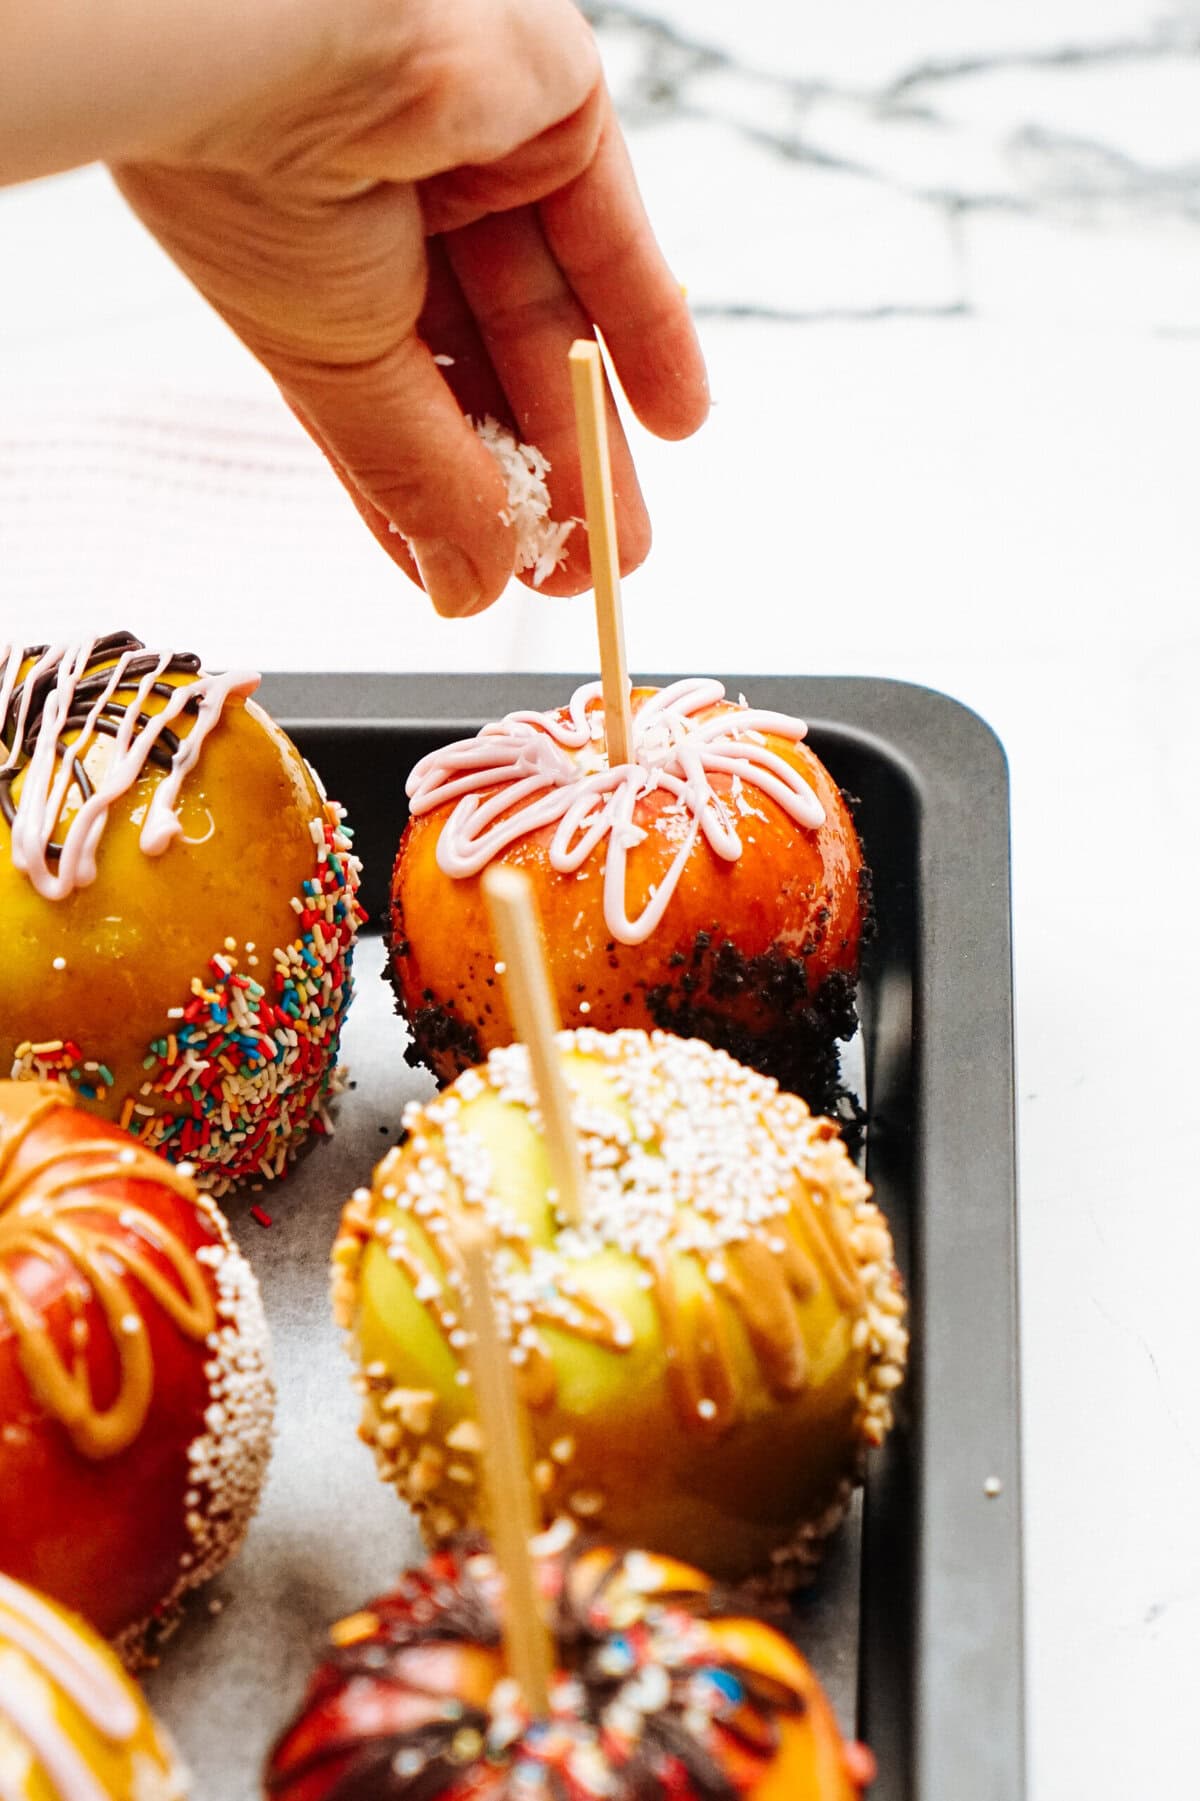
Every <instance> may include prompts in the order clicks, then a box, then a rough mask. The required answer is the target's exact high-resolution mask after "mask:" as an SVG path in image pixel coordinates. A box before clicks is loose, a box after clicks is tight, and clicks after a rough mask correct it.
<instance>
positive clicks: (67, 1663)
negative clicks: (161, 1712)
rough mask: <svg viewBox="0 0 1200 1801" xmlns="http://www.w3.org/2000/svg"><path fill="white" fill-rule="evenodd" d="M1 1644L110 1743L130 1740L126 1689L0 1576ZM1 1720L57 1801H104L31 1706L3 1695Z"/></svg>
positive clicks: (133, 1715) (64, 1627)
mask: <svg viewBox="0 0 1200 1801" xmlns="http://www.w3.org/2000/svg"><path fill="white" fill-rule="evenodd" d="M4 1641H7V1642H8V1643H9V1644H12V1645H15V1646H16V1648H17V1649H18V1650H19V1651H21V1652H24V1653H25V1654H26V1655H27V1656H28V1657H29V1658H30V1659H31V1660H32V1662H33V1663H34V1664H35V1665H36V1666H37V1667H38V1668H39V1669H40V1670H41V1671H42V1672H43V1673H44V1674H45V1675H46V1676H47V1677H49V1679H50V1680H51V1681H52V1682H54V1683H55V1684H57V1686H58V1687H59V1688H60V1689H61V1690H62V1691H63V1693H64V1694H65V1695H66V1696H67V1697H68V1698H69V1700H70V1701H71V1702H72V1703H73V1704H74V1706H76V1707H77V1708H78V1709H79V1711H80V1712H81V1713H82V1714H83V1715H84V1717H85V1718H86V1719H87V1720H88V1721H90V1723H91V1724H92V1725H93V1726H94V1727H95V1728H96V1730H97V1732H99V1733H101V1734H102V1735H103V1736H104V1737H105V1738H107V1739H108V1740H109V1741H110V1742H111V1743H113V1744H127V1743H128V1742H129V1740H130V1739H132V1738H133V1736H134V1734H135V1733H136V1731H137V1727H138V1711H137V1708H136V1706H135V1705H134V1702H133V1698H132V1696H131V1695H130V1694H129V1693H128V1691H127V1690H126V1689H125V1687H124V1685H123V1684H122V1683H121V1682H119V1681H118V1680H117V1678H116V1677H115V1676H114V1675H113V1674H112V1673H111V1671H109V1670H107V1669H105V1667H104V1665H103V1663H102V1662H101V1661H100V1659H99V1658H98V1657H97V1656H96V1655H95V1653H94V1652H93V1651H92V1650H91V1648H90V1647H89V1646H88V1645H87V1644H86V1643H84V1641H83V1640H81V1639H80V1638H79V1636H78V1635H77V1634H76V1633H75V1632H73V1631H72V1630H71V1628H70V1626H69V1625H68V1624H67V1622H66V1621H65V1620H62V1619H60V1618H59V1616H58V1615H57V1614H56V1613H54V1612H53V1610H52V1609H51V1608H49V1607H47V1606H46V1605H45V1604H44V1602H42V1601H39V1600H38V1598H37V1596H36V1595H33V1594H31V1593H30V1592H29V1591H28V1590H27V1589H25V1588H22V1587H21V1585H20V1584H19V1583H16V1582H13V1581H11V1580H10V1579H9V1578H8V1577H6V1576H0V1644H2V1643H3V1642H4ZM0 1715H3V1717H4V1718H5V1719H7V1720H8V1721H9V1722H10V1723H11V1724H12V1726H13V1727H15V1729H16V1730H17V1732H19V1733H20V1735H21V1737H22V1738H24V1739H25V1740H26V1742H27V1743H28V1745H29V1746H30V1749H31V1750H32V1751H33V1754H34V1756H35V1757H36V1758H37V1760H38V1762H39V1763H40V1764H41V1766H42V1768H43V1770H44V1771H45V1772H46V1775H47V1776H48V1777H49V1779H50V1781H51V1783H52V1784H53V1785H54V1787H55V1789H56V1790H57V1792H58V1794H59V1795H60V1796H61V1797H62V1801H105V1793H104V1791H103V1790H102V1789H101V1787H100V1785H99V1783H98V1782H97V1781H96V1778H95V1777H94V1776H93V1775H92V1773H91V1771H90V1770H89V1769H88V1767H87V1765H86V1764H85V1763H84V1761H83V1759H82V1758H81V1757H80V1756H79V1753H78V1752H77V1751H76V1750H75V1748H74V1746H73V1745H72V1744H71V1742H70V1740H69V1739H68V1738H67V1737H66V1736H65V1734H63V1733H62V1731H61V1730H60V1729H59V1728H58V1726H57V1725H56V1724H55V1722H54V1720H53V1719H52V1718H51V1717H50V1716H49V1715H47V1714H45V1713H43V1712H42V1711H41V1709H40V1708H39V1707H38V1706H37V1705H36V1704H34V1703H32V1702H30V1701H29V1700H27V1699H26V1698H25V1697H23V1696H22V1695H21V1694H19V1693H16V1694H14V1693H12V1692H10V1690H9V1689H7V1688H6V1689H5V1691H4V1693H2V1694H0ZM5 1801H7V1797H5ZM14 1801H19V1795H18V1796H17V1797H14Z"/></svg>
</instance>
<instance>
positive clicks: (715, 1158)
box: [333, 1030, 907, 1586]
mask: <svg viewBox="0 0 1200 1801" xmlns="http://www.w3.org/2000/svg"><path fill="white" fill-rule="evenodd" d="M558 1046H559V1050H560V1053H561V1056H562V1066H563V1076H564V1080H565V1083H566V1086H567V1089H568V1092H569V1094H570V1096H571V1107H570V1111H571V1120H572V1124H573V1126H574V1129H575V1133H576V1137H577V1142H578V1145H579V1152H580V1159H581V1163H582V1168H583V1181H582V1194H581V1196H580V1206H579V1215H580V1217H579V1219H578V1220H577V1221H572V1220H569V1219H566V1218H564V1216H563V1214H562V1213H561V1211H560V1210H559V1208H558V1206H557V1195H556V1193H555V1191H554V1189H553V1187H552V1176H551V1170H550V1165H549V1161H548V1158H547V1153H546V1144H545V1139H544V1135H543V1125H542V1116H541V1112H540V1109H539V1106H538V1102H537V1096H536V1093H535V1091H534V1086H533V1082H532V1079H531V1076H530V1068H529V1058H528V1055H527V1052H526V1049H525V1046H524V1045H520V1044H512V1045H506V1046H504V1047H503V1048H502V1049H500V1050H496V1051H493V1052H492V1053H491V1055H490V1056H489V1058H488V1060H487V1063H486V1064H483V1065H481V1066H480V1068H479V1069H477V1070H469V1071H467V1073H466V1074H464V1075H462V1076H460V1077H459V1078H458V1080H457V1081H456V1082H455V1083H453V1084H452V1085H451V1087H449V1088H448V1089H446V1090H445V1091H444V1092H443V1093H442V1094H440V1095H438V1096H437V1097H436V1098H435V1099H434V1100H433V1101H432V1102H431V1103H430V1104H429V1105H428V1106H424V1107H418V1106H416V1105H415V1104H414V1105H413V1106H410V1107H409V1108H407V1109H406V1111H405V1115H404V1125H405V1128H406V1136H405V1139H404V1142H403V1143H402V1144H400V1145H398V1146H397V1147H396V1148H395V1149H393V1150H392V1151H390V1152H389V1153H388V1155H387V1156H386V1157H385V1158H384V1159H383V1161H382V1162H381V1163H380V1165H379V1167H378V1168H377V1169H376V1171H375V1175H374V1179H373V1181H372V1184H371V1186H370V1188H369V1189H368V1188H362V1189H360V1190H359V1191H358V1192H357V1193H356V1194H355V1195H354V1196H353V1197H352V1199H351V1201H350V1202H349V1204H348V1205H347V1207H346V1210H345V1213H344V1215H343V1219H342V1231H341V1234H340V1236H339V1238H338V1241H337V1244H336V1245H335V1247H334V1254H333V1255H334V1270H335V1274H334V1291H333V1292H334V1306H335V1311H336V1313H337V1317H338V1320H339V1323H340V1324H341V1325H342V1326H343V1327H344V1328H345V1329H346V1331H347V1334H348V1341H349V1349H350V1351H351V1355H352V1356H353V1357H354V1359H355V1360H356V1362H357V1363H358V1365H359V1374H358V1376H357V1378H356V1380H357V1384H358V1387H359V1389H360V1392H361V1394H362V1397H363V1418H362V1424H361V1426H360V1433H361V1435H362V1437H363V1438H364V1439H365V1440H366V1441H367V1442H368V1443H369V1444H370V1445H371V1446H372V1447H373V1449H374V1451H375V1455H376V1459H377V1462H378V1466H379V1471H380V1474H381V1476H383V1477H384V1479H385V1480H387V1481H390V1482H392V1483H394V1485H395V1487H396V1488H397V1490H398V1492H399V1493H400V1494H401V1495H402V1496H403V1497H404V1499H405V1500H407V1501H408V1502H410V1503H411V1505H412V1506H413V1507H414V1508H415V1509H416V1511H417V1513H418V1514H419V1516H420V1520H421V1526H422V1530H423V1531H424V1532H425V1534H426V1537H427V1539H429V1540H430V1541H431V1542H433V1543H438V1542H440V1541H442V1540H444V1539H446V1538H449V1537H452V1536H453V1535H454V1533H455V1532H457V1531H458V1530H460V1529H461V1528H462V1527H463V1526H475V1525H484V1526H486V1525H487V1524H488V1523H489V1522H488V1519H487V1512H486V1491H485V1489H484V1488H483V1487H482V1486H481V1484H480V1474H481V1469H480V1461H479V1453H480V1449H481V1430H480V1429H481V1425H482V1427H483V1428H484V1429H485V1430H486V1421H480V1420H479V1418H478V1408H477V1405H476V1400H475V1396H474V1390H473V1388H472V1386H471V1385H470V1381H469V1370H468V1368H467V1366H466V1363H465V1353H466V1348H467V1344H468V1334H467V1329H466V1326H465V1324H464V1318H463V1291H464V1259H463V1252H462V1243H463V1237H464V1234H466V1233H468V1232H469V1233H472V1234H476V1233H478V1234H482V1235H483V1238H484V1241H485V1244H486V1246H487V1253H486V1254H487V1260H488V1273H489V1277H490V1287H491V1291H492V1295H493V1298H494V1300H495V1304H496V1315H497V1325H498V1330H499V1333H500V1338H501V1342H502V1343H503V1344H504V1345H505V1346H506V1347H507V1349H508V1352H509V1355H510V1357H511V1359H512V1363H513V1368H514V1377H515V1381H516V1384H517V1389H518V1392H519V1394H520V1396H521V1398H522V1400H523V1402H524V1403H525V1410H526V1417H527V1420H528V1429H529V1437H530V1441H531V1446H532V1454H533V1477H534V1484H535V1487H536V1490H537V1495H538V1500H539V1504H540V1507H541V1510H542V1520H543V1522H544V1523H547V1524H548V1523H549V1522H551V1521H552V1520H553V1519H554V1518H555V1517H556V1516H557V1515H559V1514H560V1513H568V1514H570V1515H572V1516H574V1517H575V1518H577V1519H578V1520H580V1521H584V1522H587V1523H589V1524H591V1525H592V1526H594V1527H595V1529H596V1530H597V1531H598V1532H602V1533H603V1534H604V1535H605V1536H606V1537H610V1538H612V1539H613V1540H615V1541H617V1542H620V1543H624V1544H637V1545H643V1546H645V1547H646V1549H648V1550H652V1551H661V1552H664V1553H667V1554H671V1555H675V1556H681V1557H686V1558H688V1559H689V1560H691V1561H692V1562H694V1563H696V1564H698V1565H700V1566H701V1567H702V1568H704V1569H707V1570H710V1571H711V1572H712V1573H713V1574H714V1575H715V1576H718V1577H720V1578H722V1579H724V1580H731V1581H740V1580H742V1579H743V1578H746V1577H749V1576H757V1577H763V1578H767V1579H769V1580H771V1581H772V1582H773V1583H774V1584H776V1585H778V1586H787V1585H790V1584H794V1583H795V1582H796V1581H797V1580H800V1579H802V1578H803V1576H804V1574H805V1573H806V1571H807V1570H809V1569H810V1568H811V1565H812V1564H813V1563H814V1562H815V1560H816V1559H817V1557H818V1556H819V1553H820V1548H821V1545H822V1543H823V1540H824V1538H825V1537H826V1536H827V1535H828V1533H829V1532H830V1531H831V1530H832V1529H833V1528H834V1527H835V1526H836V1525H837V1523H838V1521H839V1520H840V1519H841V1517H842V1515H843V1513H844V1511H845V1507H846V1503H847V1501H848V1499H849V1497H850V1494H851V1490H852V1484H853V1483H854V1482H855V1481H856V1480H858V1479H860V1478H861V1475H862V1469H863V1463H864V1460H865V1456H866V1452H867V1449H868V1448H869V1447H870V1446H872V1445H878V1444H879V1443H881V1442H882V1439H883V1437H884V1435H885V1433H886V1432H887V1430H888V1428H889V1426H890V1425H891V1421H892V1401H893V1398H894V1392H895V1390H896V1388H897V1387H898V1385H899V1383H900V1381H901V1377H902V1374H903V1369H904V1362H905V1354H906V1349H907V1336H906V1333H905V1329H904V1312H905V1303H904V1295H903V1291H902V1289H901V1287H900V1282H899V1277H898V1275H897V1272H896V1268H895V1263H894V1260H893V1255H892V1244H891V1238H890V1235H889V1233H888V1229H887V1222H886V1221H885V1220H884V1218H883V1215H882V1214H881V1212H880V1211H879V1209H878V1207H876V1206H875V1204H874V1202H873V1200H872V1199H871V1191H870V1189H869V1187H868V1185H867V1183H866V1182H865V1180H864V1179H863V1177H862V1176H861V1175H860V1173H859V1171H858V1169H857V1168H856V1167H855V1165H854V1164H853V1163H852V1162H851V1161H850V1158H849V1156H848V1155H847V1153H846V1149H845V1146H844V1145H843V1144H842V1142H841V1139H840V1137H839V1135H838V1132H837V1128H836V1126H834V1125H833V1124H832V1122H831V1121H830V1120H828V1119H818V1118H815V1117H814V1116H813V1115H812V1114H810V1112H809V1110H808V1108H807V1107H806V1106H805V1104H804V1102H803V1101H802V1100H800V1099H799V1097H798V1096H796V1095H792V1094H784V1093H782V1092H781V1091H780V1090H779V1088H778V1087H777V1085H776V1084H775V1083H774V1082H773V1081H771V1080H770V1078H769V1077H766V1076H761V1075H758V1074H757V1073H755V1072H754V1071H752V1070H747V1069H743V1068H742V1067H741V1066H740V1065H739V1064H737V1063H735V1062H734V1061H733V1059H732V1058H731V1057H729V1056H727V1055H726V1053H725V1052H723V1051H717V1050H714V1049H713V1048H712V1047H711V1046H710V1045H707V1044H704V1043H702V1042H701V1041H700V1040H699V1039H690V1040H681V1039H678V1038H672V1037H670V1036H669V1035H668V1034H667V1033H665V1032H658V1033H654V1034H652V1035H651V1036H649V1037H647V1035H646V1034H645V1033H644V1032H637V1031H632V1030H626V1031H621V1032H614V1033H602V1032H595V1031H591V1030H585V1031H578V1032H573V1033H572V1032H563V1033H560V1034H559V1037H558Z"/></svg>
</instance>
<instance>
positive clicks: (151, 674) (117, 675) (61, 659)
mask: <svg viewBox="0 0 1200 1801" xmlns="http://www.w3.org/2000/svg"><path fill="white" fill-rule="evenodd" d="M23 671H24V673H22V672H23ZM258 683H259V677H258V676H257V675H254V674H251V673H248V672H246V671H233V672H230V673H227V674H225V675H215V676H214V675H206V674H204V673H203V672H202V671H201V670H200V666H199V663H198V662H197V660H196V658H195V657H193V656H190V655H185V654H180V653H179V652H176V651H170V650H167V651H158V652H154V651H147V650H146V648H145V646H144V645H143V644H142V642H141V640H140V639H139V638H134V637H132V636H131V635H130V634H129V633H128V632H117V633H113V634H110V635H109V636H108V637H107V638H95V639H88V640H85V641H84V642H82V643H79V644H65V645H64V644H59V645H49V646H41V647H39V648H37V649H35V650H33V651H28V650H25V651H23V650H20V649H18V647H17V646H16V645H13V644H0V751H2V752H4V753H5V754H4V761H3V762H2V763H0V814H2V815H3V818H4V819H5V820H6V822H7V824H8V826H9V829H10V831H11V835H12V862H13V867H14V868H15V869H18V870H20V871H21V873H22V874H23V875H25V876H27V877H28V879H29V881H30V882H31V883H32V884H33V886H34V888H36V889H37V891H38V893H39V894H40V895H41V896H42V898H43V899H44V900H49V901H60V900H64V899H66V897H67V896H68V895H70V894H72V893H73V892H74V891H75V890H76V889H78V888H86V887H87V886H88V885H89V884H90V883H91V882H93V881H95V879H96V874H97V860H96V859H97V852H98V848H99V844H100V840H101V839H102V837H103V835H104V832H105V828H106V826H107V823H108V816H109V813H110V811H111V809H112V808H113V806H114V805H115V804H116V803H117V802H118V801H119V800H121V799H122V798H123V797H124V796H126V795H128V794H129V792H130V791H131V789H132V788H133V786H134V784H135V783H136V782H137V781H138V780H139V779H140V778H141V776H142V775H143V774H144V773H145V771H146V770H147V768H148V767H149V766H150V765H151V764H154V765H155V766H157V768H158V770H159V779H158V781H157V784H156V785H155V789H154V792H153V794H152V795H151V798H150V801H149V804H148V806H147V807H146V808H145V810H144V816H143V819H142V822H141V828H140V831H139V839H138V841H139V844H140V846H141V849H142V851H143V852H144V853H145V855H147V856H150V857H157V856H161V855H162V853H163V852H164V851H165V850H166V849H167V847H168V845H169V844H170V843H171V842H172V840H173V839H174V838H175V837H177V836H178V835H179V834H180V833H181V832H182V830H183V827H182V825H181V824H180V821H179V818H178V817H177V814H176V811H175V809H176V806H177V804H178V801H179V793H180V789H181V786H182V784H183V782H184V780H185V779H186V777H187V776H188V774H189V773H190V771H191V770H192V768H193V767H194V766H195V763H196V761H197V759H198V757H199V756H200V753H201V750H202V749H203V746H204V743H205V740H206V739H207V738H208V736H209V734H210V733H211V732H212V731H213V729H214V728H215V727H216V725H217V724H218V723H219V721H220V719H221V716H222V713H223V710H224V708H225V706H226V703H227V702H228V701H229V700H230V698H231V697H232V696H235V695H236V696H239V697H241V698H242V699H245V698H246V697H247V696H248V695H250V694H253V692H254V690H255V689H256V688H257V686H258ZM152 697H154V698H155V699H157V700H158V701H159V702H160V703H161V704H160V705H159V706H158V707H157V708H156V709H155V710H149V709H148V703H149V702H150V700H151V698H152ZM189 714H190V715H191V717H190V719H189V720H188V729H187V732H186V733H185V734H182V735H180V734H179V733H177V732H175V731H173V730H172V726H173V725H174V724H175V723H176V722H178V721H181V720H183V719H184V718H185V716H187V715H189ZM99 736H104V737H107V738H110V739H111V740H112V752H111V756H110V757H109V758H108V759H107V761H106V763H105V765H104V767H103V773H102V775H100V776H99V778H98V780H97V781H96V783H95V784H93V781H92V779H91V777H90V776H89V774H88V772H87V769H86V767H85V764H86V760H87V757H88V754H89V752H90V751H91V750H92V748H93V746H94V745H95V743H96V740H97V738H98V737H99ZM93 773H94V771H93ZM18 780H19V781H20V783H21V794H20V799H19V800H18V799H17V798H16V794H15V789H16V785H17V782H18ZM72 790H74V791H75V794H76V796H77V799H76V802H75V805H74V807H73V809H71V811H70V813H69V823H67V822H66V821H65V820H64V811H65V809H66V808H67V802H68V797H69V796H70V794H71V792H72ZM64 825H65V830H64V829H63V827H64ZM56 830H58V831H60V832H61V837H60V838H59V839H56V838H55V836H54V834H55V831H56Z"/></svg>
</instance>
